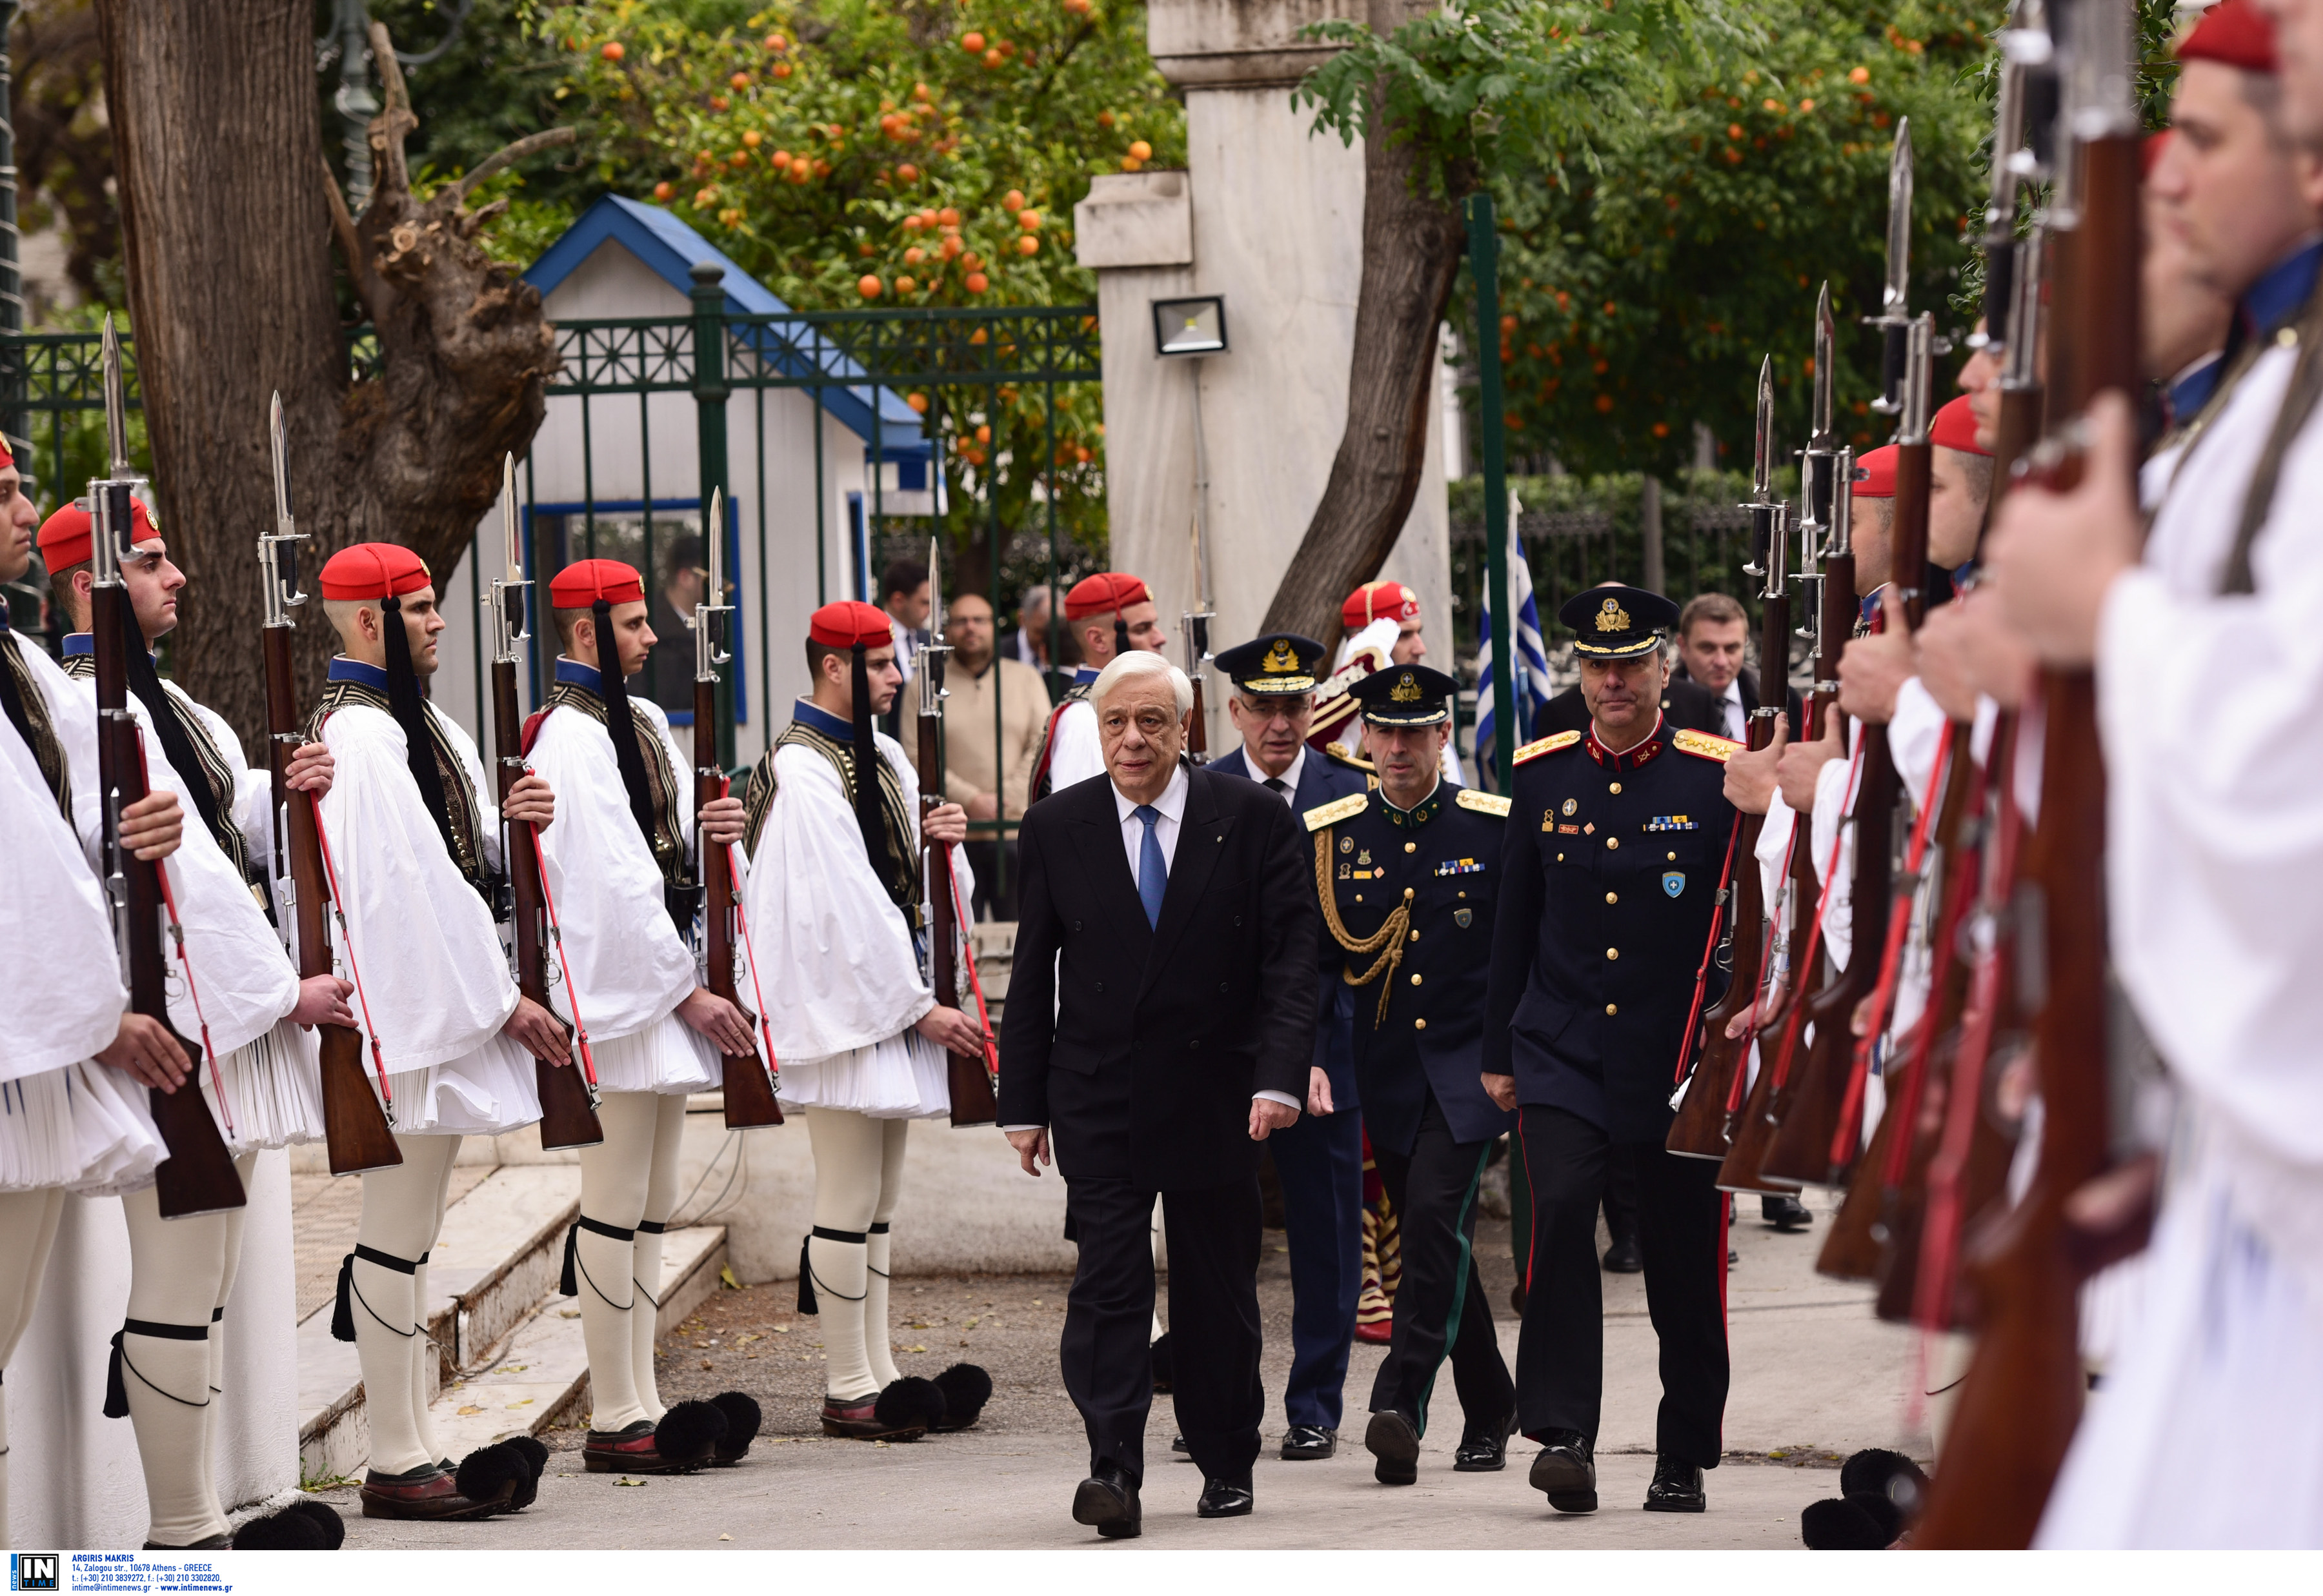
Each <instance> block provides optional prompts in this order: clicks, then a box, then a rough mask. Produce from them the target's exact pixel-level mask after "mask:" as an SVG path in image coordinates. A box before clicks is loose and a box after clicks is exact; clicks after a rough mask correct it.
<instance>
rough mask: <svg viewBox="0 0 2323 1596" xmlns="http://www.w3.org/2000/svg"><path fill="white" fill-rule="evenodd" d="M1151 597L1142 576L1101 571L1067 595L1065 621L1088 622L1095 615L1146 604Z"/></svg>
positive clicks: (1083, 580) (1074, 585) (1088, 577)
mask: <svg viewBox="0 0 2323 1596" xmlns="http://www.w3.org/2000/svg"><path fill="white" fill-rule="evenodd" d="M1152 597H1153V595H1152V593H1150V592H1146V590H1145V581H1144V579H1143V577H1138V576H1132V575H1130V574H1129V573H1127V572H1126V571H1100V572H1098V573H1097V574H1096V575H1095V576H1084V577H1082V578H1081V579H1080V580H1079V582H1075V583H1073V586H1072V591H1071V592H1068V593H1067V594H1066V595H1065V619H1067V620H1086V619H1088V618H1089V617H1090V616H1092V615H1108V614H1112V613H1114V612H1115V611H1117V610H1126V609H1127V608H1128V607H1129V606H1130V605H1132V604H1143V603H1145V602H1147V601H1150V600H1152Z"/></svg>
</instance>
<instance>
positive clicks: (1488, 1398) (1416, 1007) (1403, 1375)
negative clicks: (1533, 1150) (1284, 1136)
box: [1305, 665, 1517, 1485]
mask: <svg viewBox="0 0 2323 1596" xmlns="http://www.w3.org/2000/svg"><path fill="white" fill-rule="evenodd" d="M1459 690H1460V684H1459V683H1457V682H1455V681H1454V680H1453V679H1452V678H1451V677H1450V676H1447V675H1446V674H1444V673H1443V672H1441V671H1437V670H1430V669H1429V668H1428V666H1426V665H1391V666H1390V667H1389V668H1387V669H1386V670H1383V671H1380V672H1377V673H1375V674H1372V675H1370V676H1367V677H1365V678H1363V680H1362V681H1360V682H1358V683H1355V684H1354V687H1353V688H1352V689H1350V691H1351V692H1352V693H1354V696H1355V698H1356V700H1357V701H1358V702H1359V703H1360V704H1361V706H1362V713H1363V747H1364V748H1365V749H1367V750H1368V751H1369V752H1370V754H1371V756H1372V759H1373V764H1374V765H1375V766H1376V767H1377V771H1378V775H1379V790H1378V791H1377V792H1375V793H1354V794H1353V795H1351V796H1349V797H1345V798H1341V799H1339V800H1337V801H1336V802H1335V803H1327V804H1325V805H1323V806H1322V807H1321V808H1319V809H1310V810H1308V812H1307V813H1306V817H1305V818H1306V822H1307V830H1308V832H1309V833H1310V834H1311V836H1312V837H1313V839H1314V843H1313V846H1314V849H1315V874H1316V878H1317V881H1318V885H1319V884H1320V883H1322V882H1323V881H1324V880H1326V879H1327V880H1328V882H1329V884H1330V885H1329V889H1328V891H1327V894H1326V895H1325V896H1324V898H1323V923H1324V925H1325V926H1326V927H1327V936H1326V937H1325V938H1324V945H1325V947H1326V949H1327V951H1328V952H1329V953H1330V954H1331V955H1332V956H1333V961H1334V963H1335V964H1336V965H1338V966H1339V968H1338V969H1335V970H1334V971H1333V974H1334V976H1335V977H1337V978H1335V979H1334V980H1333V981H1332V982H1331V985H1333V986H1336V987H1339V988H1340V989H1341V990H1342V991H1345V990H1348V989H1350V988H1352V989H1353V990H1354V998H1355V1017H1354V1052H1355V1080H1356V1084H1357V1086H1358V1087H1360V1089H1361V1090H1362V1092H1363V1124H1364V1127H1365V1129H1367V1130H1368V1131H1369V1132H1370V1133H1371V1141H1372V1160H1373V1163H1374V1164H1376V1165H1377V1167H1378V1169H1379V1173H1380V1179H1381V1180H1382V1182H1383V1183H1384V1184H1385V1186H1386V1187H1387V1195H1388V1200H1389V1201H1390V1202H1391V1203H1392V1204H1393V1205H1394V1206H1395V1211H1396V1213H1397V1215H1399V1216H1400V1222H1401V1225H1402V1234H1403V1284H1402V1286H1401V1288H1400V1289H1399V1290H1398V1291H1397V1292H1396V1298H1395V1332H1394V1335H1393V1338H1392V1339H1391V1341H1390V1342H1389V1344H1388V1351H1387V1357H1386V1359H1385V1361H1384V1362H1382V1363H1381V1365H1380V1370H1379V1374H1378V1377H1377V1378H1376V1379H1375V1380H1373V1383H1372V1401H1371V1408H1372V1417H1371V1425H1370V1427H1369V1428H1368V1429H1367V1430H1366V1431H1365V1432H1364V1435H1363V1445H1364V1446H1365V1447H1366V1448H1367V1449H1368V1450H1369V1451H1370V1453H1371V1454H1372V1456H1373V1459H1375V1460H1376V1461H1375V1463H1374V1464H1373V1474H1374V1475H1375V1476H1376V1477H1377V1478H1378V1479H1379V1481H1380V1482H1381V1483H1382V1484H1385V1485H1409V1484H1411V1483H1413V1482H1414V1481H1417V1480H1418V1479H1419V1438H1420V1437H1421V1436H1422V1435H1425V1434H1426V1433H1427V1431H1428V1397H1429V1394H1430V1393H1431V1392H1432V1391H1433V1390H1434V1388H1435V1384H1436V1375H1437V1371H1438V1369H1439V1368H1440V1367H1441V1366H1442V1364H1443V1362H1444V1360H1445V1357H1446V1353H1447V1352H1448V1353H1449V1354H1450V1357H1451V1360H1452V1380H1453V1385H1454V1387H1455V1390H1457V1391H1458V1393H1459V1397H1460V1410H1461V1439H1460V1445H1459V1448H1458V1450H1457V1451H1456V1452H1455V1454H1454V1457H1453V1463H1452V1466H1453V1468H1454V1469H1455V1471H1456V1472H1461V1473H1487V1472H1492V1471H1495V1470H1498V1469H1500V1468H1501V1467H1503V1466H1504V1465H1505V1463H1506V1462H1507V1455H1508V1454H1507V1448H1508V1437H1509V1434H1510V1430H1511V1429H1512V1428H1513V1427H1514V1426H1515V1423H1516V1395H1517V1393H1516V1386H1515V1385H1514V1384H1513V1383H1512V1382H1511V1381H1510V1379H1509V1367H1508V1364H1507V1363H1506V1362H1504V1361H1503V1360H1502V1359H1501V1346H1500V1340H1499V1337H1498V1336H1497V1335H1495V1334H1494V1332H1493V1329H1492V1304H1491V1303H1490V1302H1489V1301H1487V1300H1486V1298H1485V1296H1484V1280H1483V1275H1482V1273H1481V1272H1480V1271H1479V1270H1477V1267H1476V1261H1475V1258H1474V1243H1475V1236H1476V1188H1477V1186H1478V1184H1479V1182H1480V1180H1481V1179H1482V1177H1483V1172H1484V1155H1485V1154H1486V1152H1488V1151H1490V1150H1491V1148H1492V1142H1494V1141H1496V1140H1497V1139H1498V1138H1500V1137H1501V1135H1503V1134H1504V1133H1507V1131H1508V1130H1509V1127H1510V1123H1511V1122H1512V1120H1513V1117H1514V1116H1513V1115H1511V1114H1510V1113H1509V1112H1508V1111H1507V1110H1505V1109H1503V1108H1501V1107H1500V1106H1499V1105H1496V1104H1494V1103H1493V1102H1492V1098H1491V1097H1489V1096H1486V1095H1485V1092H1484V1088H1483V1081H1482V1078H1481V1076H1480V1074H1479V1072H1478V1071H1479V1066H1480V1064H1481V1062H1482V1057H1483V1021H1484V986H1485V979H1486V976H1487V973H1488V971H1489V969H1490V968H1491V962H1492V961H1491V954H1490V949H1491V946H1492V925H1493V914H1492V911H1493V901H1494V894H1495V887H1496V885H1497V883H1498V882H1499V879H1500V859H1501V832H1502V830H1504V829H1505V826H1506V820H1507V816H1508V812H1509V801H1508V800H1507V799H1505V798H1496V797H1493V796H1492V795H1491V794H1489V793H1477V792H1472V791H1470V790H1469V789H1467V788H1465V787H1459V786H1455V785H1453V784H1449V783H1447V782H1446V781H1444V780H1443V779H1442V773H1441V761H1442V758H1443V753H1444V743H1445V739H1446V738H1447V737H1448V736H1449V735H1450V734H1451V729H1452V699H1453V697H1454V696H1455V694H1457V693H1458V692H1459ZM1342 971H1343V972H1344V973H1343V974H1342Z"/></svg>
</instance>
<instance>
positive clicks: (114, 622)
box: [89, 491, 249, 1219]
mask: <svg viewBox="0 0 2323 1596" xmlns="http://www.w3.org/2000/svg"><path fill="white" fill-rule="evenodd" d="M122 497H123V498H124V499H125V498H126V497H127V493H126V491H124V492H123V494H122ZM125 518H126V517H125V515H124V519H125ZM105 535H106V534H105V532H104V529H103V521H102V518H100V519H99V525H98V532H97V536H99V537H103V536H105ZM89 601H90V602H89V609H90V613H91V622H92V629H93V630H94V631H95V633H96V739H97V740H96V765H97V791H98V793H99V801H100V802H101V803H103V804H104V806H105V851H106V855H107V856H108V857H107V858H106V865H107V870H106V874H107V875H108V876H111V875H114V874H115V873H117V874H118V875H119V876H121V878H122V882H123V885H124V888H125V892H124V898H125V901H126V904H127V914H126V916H125V918H119V917H117V918H116V923H118V924H120V925H122V927H123V931H122V935H123V938H124V948H123V951H124V953H125V954H126V955H127V958H128V963H129V1007H130V1010H131V1012H133V1013H134V1014H143V1015H145V1016H147V1017H148V1018H149V1019H153V1020H158V1021H159V1022H161V1024H162V1025H163V1026H164V1027H166V1028H168V1030H169V1032H170V1035H171V1036H173V1037H176V1038H177V1042H178V1045H179V1047H181V1048H183V1049H184V1050H186V1057H187V1059H188V1060H189V1061H190V1062H191V1064H192V1066H193V1068H192V1069H190V1070H189V1071H188V1073H187V1076H186V1078H185V1079H184V1080H183V1081H182V1082H180V1083H179V1086H178V1087H177V1089H176V1090H174V1091H169V1092H165V1091H163V1090H162V1089H161V1087H149V1088H147V1091H146V1100H147V1101H148V1102H149V1103H150V1104H151V1105H152V1113H153V1125H154V1128H155V1129H156V1130H158V1131H160V1132H161V1142H162V1144H163V1145H164V1146H165V1147H167V1148H168V1149H169V1152H170V1156H169V1157H168V1158H167V1159H165V1160H162V1162H161V1167H160V1168H159V1169H156V1170H154V1171H153V1179H154V1184H155V1188H156V1193H157V1196H158V1197H159V1199H160V1202H161V1217H162V1218H164V1219H183V1218H187V1217H188V1216H189V1215H196V1214H217V1213H223V1212H224V1211H225V1210H226V1209H229V1208H239V1207H241V1206H243V1205H244V1204H245V1203H246V1202H247V1201H248V1200H249V1199H248V1197H246V1196H245V1195H244V1194H243V1189H242V1177H241V1176H240V1175H238V1174H236V1173H235V1172H234V1155H233V1154H232V1153H231V1152H229V1151H226V1145H225V1137H223V1136H221V1135H219V1134H218V1127H217V1120H216V1116H215V1115H213V1114H211V1113H210V1108H209V1105H208V1104H207V1103H205V1102H203V1101H202V1087H201V1078H200V1074H199V1071H200V1069H201V1068H202V1062H203V1060H202V1050H201V1049H200V1048H199V1047H198V1046H197V1045H196V1044H195V1043H193V1042H190V1041H187V1040H186V1039H185V1038H184V1037H182V1036H179V1035H178V1032H177V1028H176V1027H175V1026H173V1025H170V1002H169V997H168V995H167V992H166V991H165V988H164V974H165V972H164V969H163V966H162V962H161V864H160V862H159V861H157V860H150V859H141V858H138V857H137V856H136V855H135V854H133V853H132V852H131V851H130V850H129V849H128V848H124V847H123V846H122V845H121V812H122V811H123V810H124V809H127V808H128V807H129V806H130V805H132V804H133V803H137V802H138V801H139V800H140V799H142V798H143V797H144V796H145V794H146V792H147V787H146V784H145V762H144V755H143V750H142V747H141V745H140V743H139V738H138V730H137V722H136V721H135V720H133V719H131V717H130V714H129V707H128V706H129V654H128V650H129V647H130V644H129V639H130V637H132V636H133V635H135V633H136V629H137V619H136V617H135V616H134V615H133V613H132V612H131V610H130V607H129V590H128V589H126V588H124V587H122V586H120V585H119V584H118V583H112V584H108V585H106V586H103V587H99V588H97V589H96V590H95V591H93V592H91V593H90V594H89ZM137 647H144V643H143V640H142V637H140V639H139V642H138V644H137ZM188 779H191V780H196V781H198V780H200V779H201V778H200V775H199V774H198V773H197V774H196V775H193V776H192V777H190V778H188Z"/></svg>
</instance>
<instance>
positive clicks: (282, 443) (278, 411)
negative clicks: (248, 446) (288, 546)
mask: <svg viewBox="0 0 2323 1596" xmlns="http://www.w3.org/2000/svg"><path fill="white" fill-rule="evenodd" d="M266 436H267V441H268V442H269V443H270V444H271V445H272V446H273V451H274V536H275V537H298V522H297V521H296V520H295V519H293V518H292V517H291V514H290V423H289V421H288V420H287V419H285V417H283V414H282V395H281V393H280V390H277V391H276V393H275V395H274V400H273V403H272V404H271V405H270V406H269V407H268V408H267V412H266Z"/></svg>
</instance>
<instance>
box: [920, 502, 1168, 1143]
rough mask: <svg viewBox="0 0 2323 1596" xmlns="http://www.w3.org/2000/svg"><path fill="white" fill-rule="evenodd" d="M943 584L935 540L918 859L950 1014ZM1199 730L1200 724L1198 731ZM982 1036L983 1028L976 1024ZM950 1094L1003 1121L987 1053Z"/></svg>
mask: <svg viewBox="0 0 2323 1596" xmlns="http://www.w3.org/2000/svg"><path fill="white" fill-rule="evenodd" d="M943 622H944V610H943V578H942V575H941V568H940V567H939V566H938V565H937V564H936V546H935V540H934V539H932V538H931V539H929V541H928V642H927V646H926V647H923V648H922V649H921V650H920V659H919V670H918V672H917V674H918V677H919V684H920V757H919V767H920V852H921V858H922V861H923V869H924V872H925V875H926V878H927V883H928V911H929V913H928V984H929V986H931V987H932V989H933V990H934V992H935V995H936V1001H937V1002H938V1003H940V1004H943V1005H944V1006H945V1007H947V1008H953V1007H957V1006H958V1005H959V1004H960V953H959V948H960V901H959V897H958V894H955V893H954V892H953V891H952V874H951V845H950V843H948V842H937V841H935V840H933V839H931V838H930V837H929V836H928V834H927V820H928V815H929V813H930V812H932V810H934V809H935V808H936V807H937V806H938V805H940V804H941V803H943V801H944V800H943V701H944V684H943V679H944V662H945V660H946V659H947V658H949V657H950V654H951V646H950V644H948V643H946V642H945V641H944V640H943ZM1200 724H1201V722H1200V720H1196V721H1195V725H1196V726H1199V725H1200ZM978 1024H979V1028H980V1027H981V1020H980V1018H979V1022H978ZM944 1058H945V1075H944V1081H945V1086H946V1087H947V1089H948V1091H949V1093H950V1100H951V1123H952V1124H954V1125H955V1126H959V1125H988V1124H993V1123H994V1122H995V1121H996V1120H997V1119H998V1118H999V1117H1000V1105H999V1103H998V1101H997V1099H996V1098H995V1097H994V1096H993V1092H992V1063H991V1057H990V1050H989V1045H988V1044H987V1049H986V1050H984V1051H982V1052H977V1053H957V1052H947V1053H946V1054H945V1055H944Z"/></svg>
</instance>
